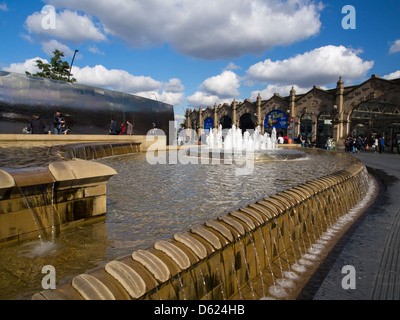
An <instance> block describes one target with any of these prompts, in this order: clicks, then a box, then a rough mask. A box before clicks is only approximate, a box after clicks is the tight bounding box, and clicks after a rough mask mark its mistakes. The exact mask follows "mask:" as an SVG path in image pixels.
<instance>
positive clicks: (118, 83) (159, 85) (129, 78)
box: [4, 57, 184, 105]
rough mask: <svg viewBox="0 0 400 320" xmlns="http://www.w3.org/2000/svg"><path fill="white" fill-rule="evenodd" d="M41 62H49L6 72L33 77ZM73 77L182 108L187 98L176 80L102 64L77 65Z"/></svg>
mask: <svg viewBox="0 0 400 320" xmlns="http://www.w3.org/2000/svg"><path fill="white" fill-rule="evenodd" d="M38 59H40V60H42V61H43V62H44V63H48V61H47V60H46V59H42V58H39V57H37V58H33V59H27V60H26V61H25V62H21V63H12V64H11V65H10V66H9V67H7V68H4V70H5V71H9V72H16V73H25V71H28V72H30V73H32V74H33V73H36V72H38V71H39V69H38V68H37V67H36V60H38ZM72 74H73V77H74V78H76V79H77V81H78V83H79V84H85V85H89V86H94V87H100V88H105V89H110V90H115V91H121V92H126V93H131V94H135V95H138V96H142V97H146V98H150V99H154V100H159V101H162V102H165V103H169V104H172V105H179V104H181V103H182V102H183V99H184V93H183V90H184V86H183V85H182V84H181V82H180V80H179V79H175V78H174V79H170V80H169V81H168V82H166V83H163V82H161V81H157V80H154V79H153V78H151V77H146V76H135V75H132V74H130V73H128V72H127V71H125V70H117V69H111V70H109V69H107V68H105V67H104V66H102V65H96V66H94V67H89V66H86V67H84V68H79V67H75V66H74V67H72Z"/></svg>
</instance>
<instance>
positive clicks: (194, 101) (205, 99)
mask: <svg viewBox="0 0 400 320" xmlns="http://www.w3.org/2000/svg"><path fill="white" fill-rule="evenodd" d="M186 100H187V102H188V103H189V105H190V106H191V107H199V106H203V107H207V106H213V105H214V104H220V103H224V102H228V103H230V102H232V100H231V99H221V98H220V97H218V96H216V95H212V94H209V93H207V92H202V91H196V92H195V93H194V94H193V95H191V96H189V97H187V98H186Z"/></svg>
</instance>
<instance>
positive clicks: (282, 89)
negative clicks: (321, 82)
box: [250, 84, 311, 101]
mask: <svg viewBox="0 0 400 320" xmlns="http://www.w3.org/2000/svg"><path fill="white" fill-rule="evenodd" d="M292 87H294V90H295V91H296V94H302V93H307V92H308V91H310V90H311V87H310V88H300V87H299V86H297V85H293V86H292V85H277V84H270V85H268V86H267V87H266V88H265V89H263V90H261V91H253V92H252V93H251V95H250V100H252V101H256V100H257V96H258V94H260V95H261V99H262V100H268V99H270V98H271V97H272V96H273V95H274V94H275V93H279V95H281V96H282V97H287V96H289V94H290V90H292Z"/></svg>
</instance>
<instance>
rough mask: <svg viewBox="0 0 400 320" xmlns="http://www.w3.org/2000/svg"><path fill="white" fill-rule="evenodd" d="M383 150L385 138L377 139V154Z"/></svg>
mask: <svg viewBox="0 0 400 320" xmlns="http://www.w3.org/2000/svg"><path fill="white" fill-rule="evenodd" d="M384 149H385V137H380V138H379V153H382V152H383V151H385V150H384Z"/></svg>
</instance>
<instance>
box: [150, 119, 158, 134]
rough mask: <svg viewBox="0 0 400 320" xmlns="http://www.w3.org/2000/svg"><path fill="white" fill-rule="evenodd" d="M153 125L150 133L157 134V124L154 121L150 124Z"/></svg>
mask: <svg viewBox="0 0 400 320" xmlns="http://www.w3.org/2000/svg"><path fill="white" fill-rule="evenodd" d="M152 126H153V127H152V129H151V134H152V135H156V134H157V125H156V123H155V122H153V125H152Z"/></svg>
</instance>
